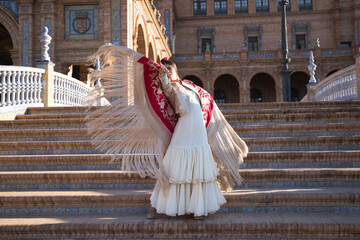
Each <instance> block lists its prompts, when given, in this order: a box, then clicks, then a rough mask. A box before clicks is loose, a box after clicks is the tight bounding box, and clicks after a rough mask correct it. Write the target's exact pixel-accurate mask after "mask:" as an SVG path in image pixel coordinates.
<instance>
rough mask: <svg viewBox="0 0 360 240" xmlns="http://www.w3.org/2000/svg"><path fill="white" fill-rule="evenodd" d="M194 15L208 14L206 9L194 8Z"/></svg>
mask: <svg viewBox="0 0 360 240" xmlns="http://www.w3.org/2000/svg"><path fill="white" fill-rule="evenodd" d="M194 16H206V9H194Z"/></svg>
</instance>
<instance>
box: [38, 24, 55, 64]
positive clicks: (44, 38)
mask: <svg viewBox="0 0 360 240" xmlns="http://www.w3.org/2000/svg"><path fill="white" fill-rule="evenodd" d="M42 32H43V33H42V34H41V36H40V37H39V39H40V43H41V49H42V52H41V60H42V61H49V62H50V56H49V53H48V50H49V44H50V42H51V39H52V37H50V36H49V34H48V32H49V29H48V28H47V27H43V29H42Z"/></svg>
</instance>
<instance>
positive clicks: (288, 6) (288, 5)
mask: <svg viewBox="0 0 360 240" xmlns="http://www.w3.org/2000/svg"><path fill="white" fill-rule="evenodd" d="M281 1H282V0H277V6H278V12H281V11H282V7H280V4H279V3H280V2H281ZM286 11H290V0H288V3H287V5H286Z"/></svg>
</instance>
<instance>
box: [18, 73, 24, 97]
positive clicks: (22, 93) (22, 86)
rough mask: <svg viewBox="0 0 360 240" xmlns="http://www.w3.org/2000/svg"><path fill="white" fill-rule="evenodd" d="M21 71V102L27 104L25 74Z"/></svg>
mask: <svg viewBox="0 0 360 240" xmlns="http://www.w3.org/2000/svg"><path fill="white" fill-rule="evenodd" d="M19 73H20V84H19V85H20V87H19V91H20V103H19V104H25V97H24V93H25V80H24V77H25V74H24V72H22V71H19Z"/></svg>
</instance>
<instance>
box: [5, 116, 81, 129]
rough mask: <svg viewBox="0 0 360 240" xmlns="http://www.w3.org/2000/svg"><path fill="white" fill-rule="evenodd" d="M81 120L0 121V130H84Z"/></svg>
mask: <svg viewBox="0 0 360 240" xmlns="http://www.w3.org/2000/svg"><path fill="white" fill-rule="evenodd" d="M85 124H86V121H85V120H84V119H83V118H71V119H38V120H15V121H0V129H2V130H5V129H33V128H38V129H48V128H55V129H56V128H58V129H63V128H85V127H86V125H85Z"/></svg>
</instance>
